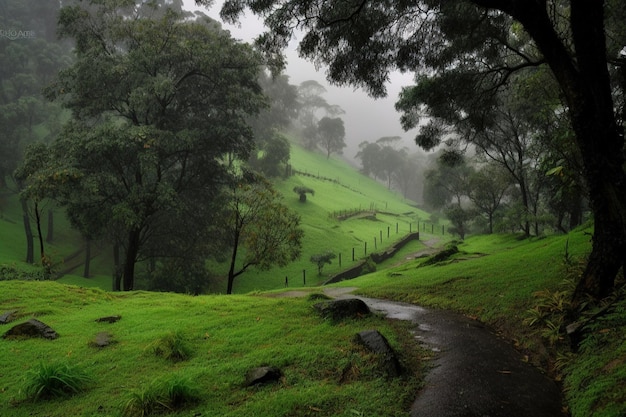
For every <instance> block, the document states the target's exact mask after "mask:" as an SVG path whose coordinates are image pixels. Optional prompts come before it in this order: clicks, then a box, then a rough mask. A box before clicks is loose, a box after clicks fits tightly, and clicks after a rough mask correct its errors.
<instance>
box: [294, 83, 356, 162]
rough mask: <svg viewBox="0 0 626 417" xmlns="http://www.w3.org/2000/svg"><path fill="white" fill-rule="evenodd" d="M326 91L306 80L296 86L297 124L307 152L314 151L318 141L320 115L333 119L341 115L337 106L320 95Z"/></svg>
mask: <svg viewBox="0 0 626 417" xmlns="http://www.w3.org/2000/svg"><path fill="white" fill-rule="evenodd" d="M325 92H326V89H325V88H324V87H323V86H322V85H321V84H320V83H318V82H317V81H314V80H308V81H304V82H302V83H301V84H300V85H299V86H298V102H299V106H298V112H299V117H298V122H299V124H300V129H301V132H302V139H303V145H304V147H305V148H306V149H308V150H314V149H316V148H317V145H318V143H319V140H320V136H319V134H318V128H319V124H318V123H319V120H320V119H319V117H320V113H322V114H324V115H326V116H330V117H334V116H339V115H341V114H343V113H345V112H344V111H343V109H342V108H341V107H339V106H337V105H332V104H329V103H328V102H327V101H326V99H325V98H324V97H322V94H324V93H325Z"/></svg>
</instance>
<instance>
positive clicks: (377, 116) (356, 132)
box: [183, 0, 418, 159]
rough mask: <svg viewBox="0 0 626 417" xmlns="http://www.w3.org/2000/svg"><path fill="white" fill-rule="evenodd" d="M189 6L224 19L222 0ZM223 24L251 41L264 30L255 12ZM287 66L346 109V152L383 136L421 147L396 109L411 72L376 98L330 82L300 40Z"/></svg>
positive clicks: (293, 78) (190, 1) (295, 78)
mask: <svg viewBox="0 0 626 417" xmlns="http://www.w3.org/2000/svg"><path fill="white" fill-rule="evenodd" d="M183 2H184V4H185V8H186V9H187V10H199V11H202V12H203V13H205V14H206V15H208V16H210V17H211V18H213V19H215V20H217V21H220V22H222V20H221V19H220V17H219V11H220V8H221V3H222V2H221V1H220V0H217V1H215V5H214V6H212V7H211V8H210V9H208V10H207V9H206V8H200V7H197V6H196V5H195V2H194V0H183ZM222 27H223V28H224V29H227V30H229V31H230V32H231V35H232V36H233V37H234V38H235V39H239V40H242V41H245V42H252V41H253V40H254V38H255V37H256V36H257V35H259V34H260V33H262V32H263V29H264V26H263V23H262V22H261V21H260V20H259V19H257V18H256V17H255V16H253V15H246V16H245V17H244V18H243V19H242V20H241V24H240V25H236V26H234V25H228V24H225V23H224V22H222ZM286 56H287V61H288V63H287V69H286V71H285V73H286V74H287V75H288V76H289V81H290V83H291V84H293V85H299V84H300V83H302V82H303V81H307V80H315V81H317V82H319V83H320V84H321V85H323V86H324V87H325V88H326V89H327V93H326V94H324V98H325V99H326V101H327V102H328V103H329V104H336V105H339V106H340V107H341V108H343V109H344V111H345V112H346V113H345V114H343V115H341V116H340V117H341V118H342V119H343V120H344V125H345V128H346V144H347V145H348V146H347V147H346V149H344V156H346V157H347V158H349V159H354V155H355V154H356V152H357V151H358V145H359V143H361V142H363V141H368V142H374V141H376V140H377V139H379V138H381V137H383V136H400V137H402V138H403V145H404V146H406V147H407V148H409V151H410V152H411V153H412V152H414V151H417V150H418V147H417V145H415V143H414V142H413V137H414V136H415V131H410V132H405V131H404V130H403V129H402V126H401V125H400V114H399V113H398V112H396V110H395V108H394V104H395V102H396V100H397V97H398V94H399V93H400V89H401V88H402V86H406V85H411V84H412V78H413V76H412V74H400V73H394V74H392V77H391V82H390V83H389V84H388V86H387V94H388V95H387V97H386V98H383V99H378V100H374V99H373V98H371V97H369V96H368V95H367V93H365V92H364V91H362V90H360V89H359V90H355V89H354V88H351V87H348V88H338V87H335V86H331V85H329V83H328V82H327V81H326V77H325V69H324V68H320V70H319V71H317V70H316V69H315V66H314V65H313V64H312V63H310V62H308V61H305V60H303V59H301V58H300V57H299V56H298V53H297V40H294V41H292V42H291V43H290V45H289V49H288V50H287V51H286Z"/></svg>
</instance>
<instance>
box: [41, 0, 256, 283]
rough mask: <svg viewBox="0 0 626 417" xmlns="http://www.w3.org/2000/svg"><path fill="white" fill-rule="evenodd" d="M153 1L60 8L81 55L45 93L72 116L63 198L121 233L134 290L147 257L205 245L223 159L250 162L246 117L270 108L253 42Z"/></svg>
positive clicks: (81, 220)
mask: <svg viewBox="0 0 626 417" xmlns="http://www.w3.org/2000/svg"><path fill="white" fill-rule="evenodd" d="M146 7H148V4H142V5H141V7H138V6H136V5H135V2H134V1H128V0H125V1H108V0H106V1H95V0H94V1H91V2H89V3H88V4H84V3H83V4H82V5H77V6H68V7H65V8H63V9H62V10H61V14H60V17H59V22H60V29H59V31H60V33H61V35H63V36H66V37H69V38H71V39H73V40H74V42H75V44H76V61H75V63H74V65H72V66H71V67H69V68H68V69H66V70H63V71H61V72H60V73H59V75H58V77H57V79H56V80H55V82H54V83H53V84H52V85H51V86H50V87H49V88H48V89H47V95H48V97H50V98H52V99H56V100H59V101H60V102H62V103H63V104H64V106H66V107H67V108H68V109H70V110H71V111H72V115H73V118H72V120H71V121H70V122H69V123H68V125H67V126H66V127H65V129H64V130H63V132H62V134H61V135H60V137H59V138H58V140H57V141H55V142H54V144H53V145H52V149H51V152H53V155H54V160H55V161H56V163H57V164H59V167H58V169H59V170H60V171H61V172H68V173H71V174H69V175H66V176H57V177H58V178H60V179H63V181H61V180H60V181H58V188H59V190H61V191H62V193H61V195H62V202H63V203H64V204H65V205H66V206H67V210H68V214H69V216H70V218H74V219H76V223H77V224H78V226H79V228H80V229H81V230H82V231H83V232H84V233H87V232H89V233H93V234H103V233H109V234H112V235H113V236H114V241H116V242H118V244H119V246H121V248H123V250H124V256H123V257H122V260H123V266H121V268H120V269H121V270H122V274H121V275H119V276H118V279H117V281H116V287H117V288H118V289H119V288H120V281H121V280H122V279H123V289H125V290H130V289H133V286H134V276H135V272H134V267H135V263H136V262H137V261H138V260H141V259H151V260H155V259H158V258H159V257H163V256H169V257H172V256H182V255H183V254H189V253H197V251H198V250H201V247H202V242H205V241H206V240H207V239H206V235H205V234H206V233H207V232H208V226H209V223H210V219H211V218H212V213H213V212H214V207H213V206H215V205H216V204H217V200H216V198H217V196H218V195H219V190H220V187H221V186H222V185H223V184H224V183H225V180H226V178H227V177H228V176H229V173H228V171H227V170H228V166H227V164H226V163H225V162H224V161H225V159H226V156H227V155H235V156H236V157H238V158H240V159H244V160H245V159H246V158H247V156H248V154H249V152H250V150H251V149H252V147H253V141H252V130H251V128H250V126H249V125H248V123H247V120H248V119H249V117H250V116H251V115H254V114H256V113H258V111H259V110H260V109H261V108H262V107H263V106H264V105H265V99H264V96H263V95H262V91H261V88H260V87H259V85H258V73H259V69H260V64H261V61H260V58H259V56H258V54H257V53H255V52H254V50H253V49H252V48H251V47H250V46H249V45H246V44H242V43H239V42H237V41H235V40H233V39H232V38H231V37H230V35H229V34H228V33H227V32H225V31H222V30H221V29H220V28H219V25H217V24H216V23H215V22H214V21H211V20H208V19H207V18H199V19H195V20H190V19H187V18H186V17H185V16H184V15H182V14H179V13H176V12H175V11H173V10H172V9H169V8H167V9H157V8H156V7H157V6H156V5H155V6H154V8H152V9H150V8H148V9H146ZM150 10H153V11H154V13H152V14H151V13H149V11H150ZM157 12H158V13H157ZM146 15H149V17H146ZM81 213H82V214H84V213H91V214H99V215H88V216H87V215H82V214H81ZM198 245H199V246H198Z"/></svg>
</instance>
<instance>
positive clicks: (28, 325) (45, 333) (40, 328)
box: [3, 319, 59, 340]
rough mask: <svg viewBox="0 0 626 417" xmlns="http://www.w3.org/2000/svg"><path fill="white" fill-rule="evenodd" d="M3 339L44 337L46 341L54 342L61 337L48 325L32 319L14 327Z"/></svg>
mask: <svg viewBox="0 0 626 417" xmlns="http://www.w3.org/2000/svg"><path fill="white" fill-rule="evenodd" d="M3 337H4V338H5V339H17V338H32V337H42V338H44V339H50V340H54V339H56V338H57V337H59V334H58V333H57V332H55V331H54V330H53V329H52V328H51V327H50V326H48V325H47V324H45V323H43V322H41V321H39V320H37V319H30V320H28V321H27V322H25V323H21V324H18V325H16V326H13V327H12V328H10V329H9V330H8V331H7V332H6V333H5V334H4V336H3Z"/></svg>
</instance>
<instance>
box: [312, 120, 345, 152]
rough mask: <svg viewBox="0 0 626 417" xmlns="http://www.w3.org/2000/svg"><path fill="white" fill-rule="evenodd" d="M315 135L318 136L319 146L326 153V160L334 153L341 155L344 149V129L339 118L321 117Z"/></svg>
mask: <svg viewBox="0 0 626 417" xmlns="http://www.w3.org/2000/svg"><path fill="white" fill-rule="evenodd" d="M317 134H318V135H319V145H320V146H321V147H322V149H324V150H325V151H326V159H328V158H330V154H331V153H333V152H335V153H338V154H341V153H342V151H343V148H345V147H346V143H345V142H344V138H345V137H346V129H345V127H344V126H343V120H342V119H341V118H340V117H335V118H330V117H322V119H320V121H319V122H318V124H317Z"/></svg>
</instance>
